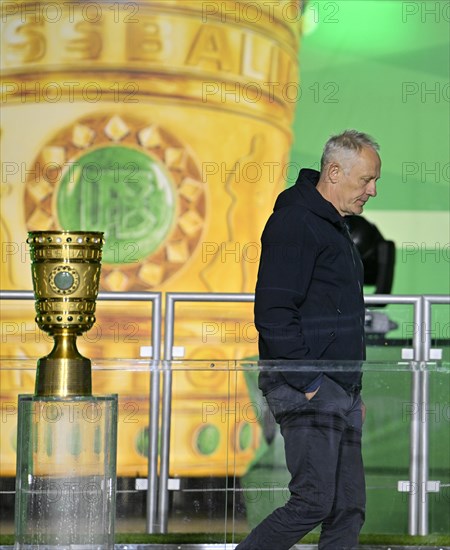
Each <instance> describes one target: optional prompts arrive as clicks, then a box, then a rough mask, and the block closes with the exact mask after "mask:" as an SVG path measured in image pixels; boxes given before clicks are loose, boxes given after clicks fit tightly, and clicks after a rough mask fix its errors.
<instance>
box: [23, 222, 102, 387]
mask: <svg viewBox="0 0 450 550" xmlns="http://www.w3.org/2000/svg"><path fill="white" fill-rule="evenodd" d="M27 243H28V244H29V246H30V253H31V261H32V277H33V289H34V294H35V298H36V301H35V309H36V313H37V315H36V323H37V324H38V326H39V328H40V329H41V330H43V331H45V332H46V333H48V334H49V335H50V336H52V337H53V340H54V347H53V349H52V351H51V352H50V353H49V355H47V356H45V357H42V358H40V359H39V360H38V364H37V373H36V388H35V394H36V395H37V396H58V397H69V396H74V395H79V396H83V395H84V396H86V395H91V394H92V381H91V362H90V360H89V359H87V358H86V357H83V356H82V355H81V354H80V353H79V352H78V350H77V346H76V339H77V337H78V336H80V335H81V334H82V333H83V332H86V331H88V330H89V329H90V328H91V327H92V326H93V324H94V323H95V315H94V314H95V301H96V298H97V294H98V289H99V284H100V269H101V257H102V246H103V243H104V240H103V233H102V232H94V231H31V232H29V233H28V239H27Z"/></svg>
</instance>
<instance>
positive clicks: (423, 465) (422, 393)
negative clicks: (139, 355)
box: [158, 292, 450, 535]
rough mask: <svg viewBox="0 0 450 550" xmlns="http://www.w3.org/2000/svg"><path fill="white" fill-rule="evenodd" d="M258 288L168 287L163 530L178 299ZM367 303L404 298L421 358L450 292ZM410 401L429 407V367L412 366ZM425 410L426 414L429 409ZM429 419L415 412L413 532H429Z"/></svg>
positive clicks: (231, 298)
mask: <svg viewBox="0 0 450 550" xmlns="http://www.w3.org/2000/svg"><path fill="white" fill-rule="evenodd" d="M253 301H254V294H248V293H243V294H233V293H177V292H173V293H172V292H168V293H166V314H165V329H164V359H165V360H166V361H167V365H166V369H165V372H164V374H163V390H162V400H163V405H162V418H161V465H160V478H159V499H158V503H159V508H158V518H159V525H160V532H161V533H166V532H167V525H168V513H169V509H168V502H169V496H168V494H169V489H168V483H169V459H170V423H171V400H172V373H171V371H170V361H171V360H172V359H173V346H174V336H175V318H176V316H175V304H176V303H177V302H192V303H195V302H253ZM364 301H365V304H366V305H389V304H405V305H411V306H412V307H413V308H414V327H415V329H416V330H414V331H413V337H412V340H413V341H412V347H413V349H412V357H411V360H413V361H416V362H418V363H421V362H424V361H427V360H428V359H429V358H430V349H431V346H430V343H431V339H430V327H431V305H432V304H449V303H450V297H449V296H443V295H435V296H415V295H405V296H392V295H381V294H379V295H370V296H365V297H364ZM411 402H412V403H417V404H418V410H420V411H421V410H427V406H428V402H429V396H428V373H427V372H425V371H423V370H421V369H419V370H416V371H413V372H412V382H411ZM425 416H426V415H425ZM428 429H429V427H428V422H427V421H426V418H425V419H421V418H420V415H418V414H415V415H412V418H411V427H410V453H409V457H410V460H409V483H408V492H409V506H408V532H409V534H410V535H417V534H420V535H427V534H428V473H429V466H428V447H429V445H428Z"/></svg>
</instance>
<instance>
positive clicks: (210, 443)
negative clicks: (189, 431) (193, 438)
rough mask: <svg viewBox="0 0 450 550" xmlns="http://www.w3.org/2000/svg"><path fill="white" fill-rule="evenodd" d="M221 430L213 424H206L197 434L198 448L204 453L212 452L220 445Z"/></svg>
mask: <svg viewBox="0 0 450 550" xmlns="http://www.w3.org/2000/svg"><path fill="white" fill-rule="evenodd" d="M219 441H220V432H219V430H218V429H217V428H216V427H215V426H212V425H211V424H209V425H207V426H204V427H203V428H201V430H200V431H199V432H198V435H197V442H196V444H197V449H198V450H199V451H200V453H201V454H202V455H210V454H212V453H213V452H214V451H215V450H216V449H217V447H218V446H219Z"/></svg>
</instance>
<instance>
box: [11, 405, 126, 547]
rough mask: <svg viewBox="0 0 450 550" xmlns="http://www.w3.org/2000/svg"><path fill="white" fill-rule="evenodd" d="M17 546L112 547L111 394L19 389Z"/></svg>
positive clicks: (113, 443)
mask: <svg viewBox="0 0 450 550" xmlns="http://www.w3.org/2000/svg"><path fill="white" fill-rule="evenodd" d="M18 413H19V415H18V437H17V478H16V507H15V530H16V546H15V547H16V548H18V549H19V548H20V549H22V548H23V549H31V548H33V549H34V548H39V549H47V548H48V549H58V550H65V549H84V550H106V549H110V548H113V547H114V519H115V494H116V442H117V396H116V395H109V396H102V397H94V396H88V397H71V398H56V397H35V396H32V395H20V396H19V409H18Z"/></svg>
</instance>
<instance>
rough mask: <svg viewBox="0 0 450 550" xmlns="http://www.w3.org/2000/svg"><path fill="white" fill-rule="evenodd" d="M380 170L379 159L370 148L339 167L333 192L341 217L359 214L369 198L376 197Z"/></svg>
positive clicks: (366, 148) (365, 148) (364, 149)
mask: <svg viewBox="0 0 450 550" xmlns="http://www.w3.org/2000/svg"><path fill="white" fill-rule="evenodd" d="M346 168H347V169H346ZM380 169H381V161H380V157H379V156H378V153H377V152H376V151H375V150H374V149H372V148H371V147H364V148H363V149H362V150H361V152H360V153H359V154H358V156H357V157H356V159H352V160H350V161H349V162H348V164H347V166H346V165H343V166H341V167H340V170H339V177H338V178H337V180H338V181H337V185H336V190H335V192H336V202H337V205H336V207H337V209H338V211H339V213H340V214H341V215H342V216H351V215H359V214H361V213H362V211H363V208H364V205H365V204H366V202H367V201H368V200H369V198H370V197H375V196H376V194H377V190H376V182H377V180H378V179H379V177H380Z"/></svg>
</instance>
